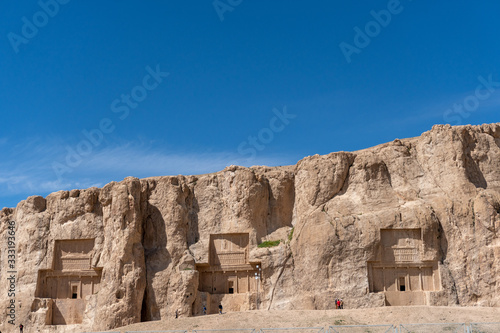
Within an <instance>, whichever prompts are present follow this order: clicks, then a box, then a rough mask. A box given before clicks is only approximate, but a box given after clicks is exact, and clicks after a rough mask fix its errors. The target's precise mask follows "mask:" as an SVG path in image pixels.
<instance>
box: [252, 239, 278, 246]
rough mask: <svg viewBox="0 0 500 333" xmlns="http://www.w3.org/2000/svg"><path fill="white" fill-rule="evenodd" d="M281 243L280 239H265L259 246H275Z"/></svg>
mask: <svg viewBox="0 0 500 333" xmlns="http://www.w3.org/2000/svg"><path fill="white" fill-rule="evenodd" d="M278 245H280V240H275V241H265V242H262V243H260V244H259V245H257V247H273V246H278Z"/></svg>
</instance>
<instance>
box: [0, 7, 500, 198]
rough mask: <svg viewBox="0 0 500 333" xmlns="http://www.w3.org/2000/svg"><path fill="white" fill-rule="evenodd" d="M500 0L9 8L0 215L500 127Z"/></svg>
mask: <svg viewBox="0 0 500 333" xmlns="http://www.w3.org/2000/svg"><path fill="white" fill-rule="evenodd" d="M499 12H500V3H499V2H498V1H481V2H471V1H453V2H451V1H447V2H431V1H417V0H413V1H410V0H401V1H396V0H390V1H379V0H377V1H366V2H365V3H362V2H359V1H328V2H327V1H307V2H306V1H260V0H253V1H249V0H216V1H126V0H123V1H105V2H102V1H93V0H87V1H75V0H72V1H69V0H42V1H40V2H37V1H23V0H19V1H2V2H1V3H0V50H1V52H0V77H1V80H0V112H1V114H2V126H1V128H0V151H1V156H2V157H1V159H0V207H14V206H15V205H16V204H17V202H19V201H20V200H23V199H25V198H26V197H28V196H30V195H43V196H46V195H47V194H49V193H50V192H53V191H57V190H61V189H64V190H68V189H73V188H87V187H89V186H103V185H105V184H106V183H108V182H110V181H120V180H122V179H123V178H124V177H127V176H134V177H139V178H143V177H149V176H160V175H176V174H202V173H208V172H215V171H218V170H221V169H223V168H224V167H225V166H227V165H230V164H239V165H245V166H251V165H260V164H266V165H287V164H295V163H296V162H297V161H298V160H300V159H301V158H303V157H304V156H308V155H313V154H327V153H330V152H333V151H341V150H345V151H353V150H358V149H362V148H367V147H370V146H374V145H377V144H380V143H383V142H387V141H392V140H394V139H395V138H405V137H413V136H418V135H420V134H421V133H422V132H424V131H427V130H429V129H430V128H431V127H432V125H434V124H442V123H450V124H452V125H458V124H481V123H491V122H498V121H499V120H498V119H499V118H498V111H497V110H498V109H499V108H500V83H499V82H500V75H499V70H500V68H499V65H500V43H499V42H498V36H497V32H498V31H500V20H498V13H499Z"/></svg>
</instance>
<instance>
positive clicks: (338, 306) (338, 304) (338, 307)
mask: <svg viewBox="0 0 500 333" xmlns="http://www.w3.org/2000/svg"><path fill="white" fill-rule="evenodd" d="M337 309H340V299H337Z"/></svg>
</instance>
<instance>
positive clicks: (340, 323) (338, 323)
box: [333, 319, 345, 325]
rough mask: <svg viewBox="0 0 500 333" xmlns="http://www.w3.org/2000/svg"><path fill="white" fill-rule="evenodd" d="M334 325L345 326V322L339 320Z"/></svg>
mask: <svg viewBox="0 0 500 333" xmlns="http://www.w3.org/2000/svg"><path fill="white" fill-rule="evenodd" d="M333 324H334V325H345V320H344V319H337V320H335V322H334V323H333Z"/></svg>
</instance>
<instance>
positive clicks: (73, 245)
mask: <svg viewBox="0 0 500 333" xmlns="http://www.w3.org/2000/svg"><path fill="white" fill-rule="evenodd" d="M93 248H94V240H93V239H78V240H76V239H72V240H56V241H55V244H54V255H53V262H52V268H51V269H41V270H39V271H38V280H37V288H36V291H35V297H39V298H51V299H52V303H51V308H50V309H51V312H52V313H51V315H50V314H49V317H50V320H49V321H50V322H49V323H47V324H51V325H67V324H79V323H81V322H82V318H83V312H84V311H85V306H86V303H85V297H86V296H88V295H93V294H95V293H97V292H98V291H99V284H100V282H101V274H102V268H101V267H92V255H93ZM50 309H49V311H50Z"/></svg>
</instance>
